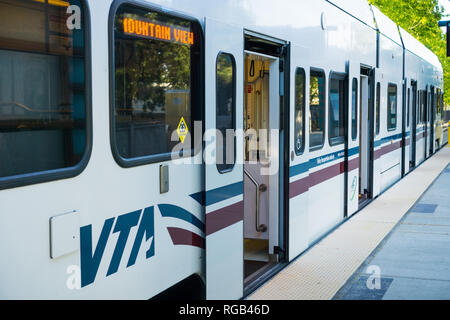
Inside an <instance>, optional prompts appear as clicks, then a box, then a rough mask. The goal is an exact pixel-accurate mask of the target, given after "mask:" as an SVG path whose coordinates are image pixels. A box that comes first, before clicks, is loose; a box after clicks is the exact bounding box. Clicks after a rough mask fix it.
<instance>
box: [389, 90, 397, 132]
mask: <svg viewBox="0 0 450 320" xmlns="http://www.w3.org/2000/svg"><path fill="white" fill-rule="evenodd" d="M387 111H388V112H387V115H388V119H387V120H388V122H387V123H388V130H389V131H391V130H395V129H397V86H396V85H395V84H389V85H388V110H387Z"/></svg>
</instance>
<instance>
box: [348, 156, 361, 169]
mask: <svg viewBox="0 0 450 320" xmlns="http://www.w3.org/2000/svg"><path fill="white" fill-rule="evenodd" d="M358 168H359V157H358V158H355V159H353V160H350V161H349V162H348V172H350V171H353V170H356V169H358Z"/></svg>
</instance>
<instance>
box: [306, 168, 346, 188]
mask: <svg viewBox="0 0 450 320" xmlns="http://www.w3.org/2000/svg"><path fill="white" fill-rule="evenodd" d="M343 172H344V162H341V163H338V164H335V165H333V166H331V167H328V168H325V169H322V170H319V171H316V172H313V173H311V174H310V175H309V177H310V183H311V186H310V188H311V187H313V186H316V185H318V184H320V183H322V182H325V181H327V180H329V179H331V178H334V177H336V176H338V175H340V174H341V173H343Z"/></svg>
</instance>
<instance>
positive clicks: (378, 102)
mask: <svg viewBox="0 0 450 320" xmlns="http://www.w3.org/2000/svg"><path fill="white" fill-rule="evenodd" d="M376 94H377V96H376V100H375V113H376V134H377V135H379V134H380V128H381V123H380V122H381V117H380V116H381V85H380V83H379V82H377V92H376Z"/></svg>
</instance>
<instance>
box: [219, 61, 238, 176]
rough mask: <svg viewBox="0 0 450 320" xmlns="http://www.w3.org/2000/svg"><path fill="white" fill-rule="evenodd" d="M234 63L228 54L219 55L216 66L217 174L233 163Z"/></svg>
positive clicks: (227, 169) (230, 167)
mask: <svg viewBox="0 0 450 320" xmlns="http://www.w3.org/2000/svg"><path fill="white" fill-rule="evenodd" d="M235 69H236V63H235V60H234V57H233V56H232V55H230V54H228V53H220V54H219V56H218V57H217V65H216V128H217V131H218V132H220V133H221V136H222V139H216V141H217V144H216V156H217V159H216V163H217V169H218V170H219V172H226V171H229V170H231V169H232V168H233V166H234V162H235V147H234V146H235V144H234V131H235V123H236V122H235V110H236V89H235V88H236V70H235Z"/></svg>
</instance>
